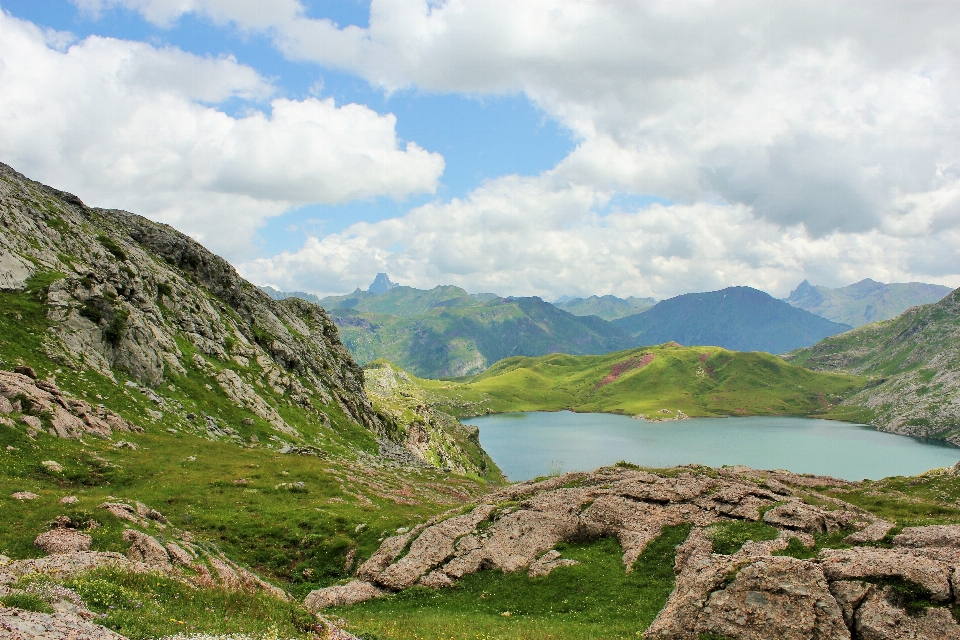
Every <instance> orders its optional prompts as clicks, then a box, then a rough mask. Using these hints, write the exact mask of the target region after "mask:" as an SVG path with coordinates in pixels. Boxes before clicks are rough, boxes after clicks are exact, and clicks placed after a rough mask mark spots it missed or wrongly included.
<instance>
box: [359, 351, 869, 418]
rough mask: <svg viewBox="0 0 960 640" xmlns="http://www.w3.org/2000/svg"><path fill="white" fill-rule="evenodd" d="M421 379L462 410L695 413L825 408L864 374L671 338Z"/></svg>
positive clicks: (432, 395)
mask: <svg viewBox="0 0 960 640" xmlns="http://www.w3.org/2000/svg"><path fill="white" fill-rule="evenodd" d="M375 366H390V365H388V364H385V363H382V362H381V363H376V365H375ZM414 380H415V381H416V383H417V384H418V385H419V386H420V387H421V389H423V391H424V393H425V395H426V397H427V398H428V399H429V401H430V402H431V403H432V404H433V405H434V406H435V407H437V408H438V409H441V410H443V411H447V412H449V413H451V414H453V415H456V416H458V417H465V416H473V415H483V414H486V413H501V412H508V411H558V410H563V409H569V410H573V411H584V412H586V411H600V412H611V413H623V414H627V415H644V416H646V417H647V418H648V419H672V418H675V417H677V416H678V415H679V413H678V412H682V413H683V414H686V415H687V416H691V417H698V416H702V417H711V416H733V415H818V414H822V413H825V412H827V411H829V410H830V409H831V408H833V407H835V405H836V404H837V403H838V402H840V400H842V398H843V397H845V396H846V395H848V394H850V393H851V392H853V391H854V390H856V389H858V388H859V387H860V386H861V385H862V384H863V382H864V379H861V378H857V377H855V376H848V375H840V374H824V373H818V372H814V371H810V370H808V369H803V368H800V367H795V366H792V365H790V364H787V363H785V362H783V361H782V360H780V359H779V358H776V357H774V356H771V355H769V354H764V353H754V352H751V353H741V352H734V351H727V350H725V349H720V348H718V347H676V346H671V345H660V346H656V347H645V348H642V349H632V350H628V351H619V352H615V353H609V354H606V355H603V356H570V355H565V354H553V355H548V356H541V357H537V358H526V357H515V358H508V359H506V360H501V361H500V362H498V363H497V364H495V365H493V366H492V367H490V368H489V369H488V370H487V371H485V372H484V373H482V374H480V375H477V376H473V377H468V378H461V379H457V380H425V379H418V378H414Z"/></svg>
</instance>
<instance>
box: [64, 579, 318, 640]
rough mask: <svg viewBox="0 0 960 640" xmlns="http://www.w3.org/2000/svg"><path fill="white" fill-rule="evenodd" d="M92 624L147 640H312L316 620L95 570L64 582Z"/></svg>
mask: <svg viewBox="0 0 960 640" xmlns="http://www.w3.org/2000/svg"><path fill="white" fill-rule="evenodd" d="M63 584H64V586H66V587H69V588H71V589H73V590H74V591H76V592H77V594H79V595H80V597H81V598H83V601H84V603H85V604H87V606H88V607H90V610H91V611H93V612H95V613H97V614H99V616H98V618H97V619H96V622H97V623H98V624H101V625H103V626H105V627H107V628H109V629H113V630H114V631H116V632H118V633H120V634H122V635H125V636H127V637H128V638H130V639H131V640H147V639H148V638H157V637H160V636H164V635H172V634H176V633H190V634H199V633H207V634H229V633H239V632H243V633H244V634H256V635H257V636H260V637H264V636H266V637H269V636H271V635H272V636H273V637H278V636H279V637H281V638H315V637H316V636H315V635H314V634H313V633H312V631H315V630H316V624H317V621H316V619H314V618H313V616H311V615H310V614H309V613H308V612H307V611H305V610H304V609H302V608H301V607H299V606H298V605H297V604H296V603H294V602H288V601H285V600H282V599H279V598H275V597H272V596H268V595H265V594H262V593H256V594H252V593H245V592H241V591H228V590H226V589H196V588H193V587H191V586H188V585H186V584H184V583H182V582H180V581H178V580H174V579H172V578H168V577H166V576H164V575H162V574H159V573H140V574H134V573H126V572H122V571H117V570H111V569H99V570H96V571H93V572H89V573H86V574H82V575H79V576H76V577H74V578H71V579H69V580H66V581H64V583H63Z"/></svg>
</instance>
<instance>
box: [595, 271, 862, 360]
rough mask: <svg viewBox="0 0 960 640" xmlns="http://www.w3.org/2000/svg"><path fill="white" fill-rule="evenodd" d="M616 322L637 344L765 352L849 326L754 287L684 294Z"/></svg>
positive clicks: (808, 341)
mask: <svg viewBox="0 0 960 640" xmlns="http://www.w3.org/2000/svg"><path fill="white" fill-rule="evenodd" d="M614 324H615V325H616V326H618V327H619V328H621V329H623V330H624V331H625V332H627V333H629V334H630V335H631V336H633V338H634V344H660V343H663V342H668V341H671V340H672V341H676V342H679V343H680V344H684V345H692V344H715V345H718V346H721V347H723V348H725V349H732V350H735V351H766V352H767V353H786V352H787V351H790V350H792V349H797V348H799V347H805V346H808V345H811V344H815V343H816V342H818V341H820V340H822V339H823V338H825V337H827V336H831V335H835V334H837V333H841V332H843V331H847V330H848V329H850V327H849V326H847V325H841V324H837V323H835V322H830V321H829V320H825V319H823V318H821V317H819V316H815V315H813V314H812V313H810V312H808V311H804V310H802V309H795V308H793V307H791V306H790V305H788V304H787V303H786V302H783V301H782V300H777V299H775V298H773V297H771V296H770V295H769V294H767V293H764V292H763V291H758V290H757V289H752V288H750V287H728V288H726V289H722V290H720V291H710V292H706V293H688V294H684V295H682V296H677V297H675V298H670V299H669V300H663V301H661V302H658V303H657V305H656V306H655V307H653V308H652V309H650V310H649V311H645V312H644V313H641V314H637V315H632V316H627V317H626V318H621V319H620V320H616V321H614Z"/></svg>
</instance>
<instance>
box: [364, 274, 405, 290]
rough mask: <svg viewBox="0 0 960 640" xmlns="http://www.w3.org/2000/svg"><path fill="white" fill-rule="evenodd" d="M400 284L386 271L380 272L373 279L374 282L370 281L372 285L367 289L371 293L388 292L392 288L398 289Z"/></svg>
mask: <svg viewBox="0 0 960 640" xmlns="http://www.w3.org/2000/svg"><path fill="white" fill-rule="evenodd" d="M399 286H400V285H399V284H397V283H396V282H393V281H391V280H390V276H388V275H387V274H385V273H378V274H377V277H376V278H374V279H373V282H371V283H370V287H369V288H368V289H367V291H369V292H370V293H375V294H377V295H380V294H381V293H386V292H387V291H390V289H396V288H397V287H399Z"/></svg>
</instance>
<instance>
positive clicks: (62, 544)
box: [33, 527, 93, 553]
mask: <svg viewBox="0 0 960 640" xmlns="http://www.w3.org/2000/svg"><path fill="white" fill-rule="evenodd" d="M33 544H34V545H36V546H37V547H39V548H40V549H41V550H42V551H43V552H44V553H73V552H75V551H89V550H90V545H91V544H93V538H91V537H90V536H88V535H87V534H85V533H81V532H79V531H77V530H76V529H68V528H66V527H64V528H56V529H51V530H50V531H47V532H44V533H41V534H40V535H39V536H37V539H36V540H34V541H33Z"/></svg>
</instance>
